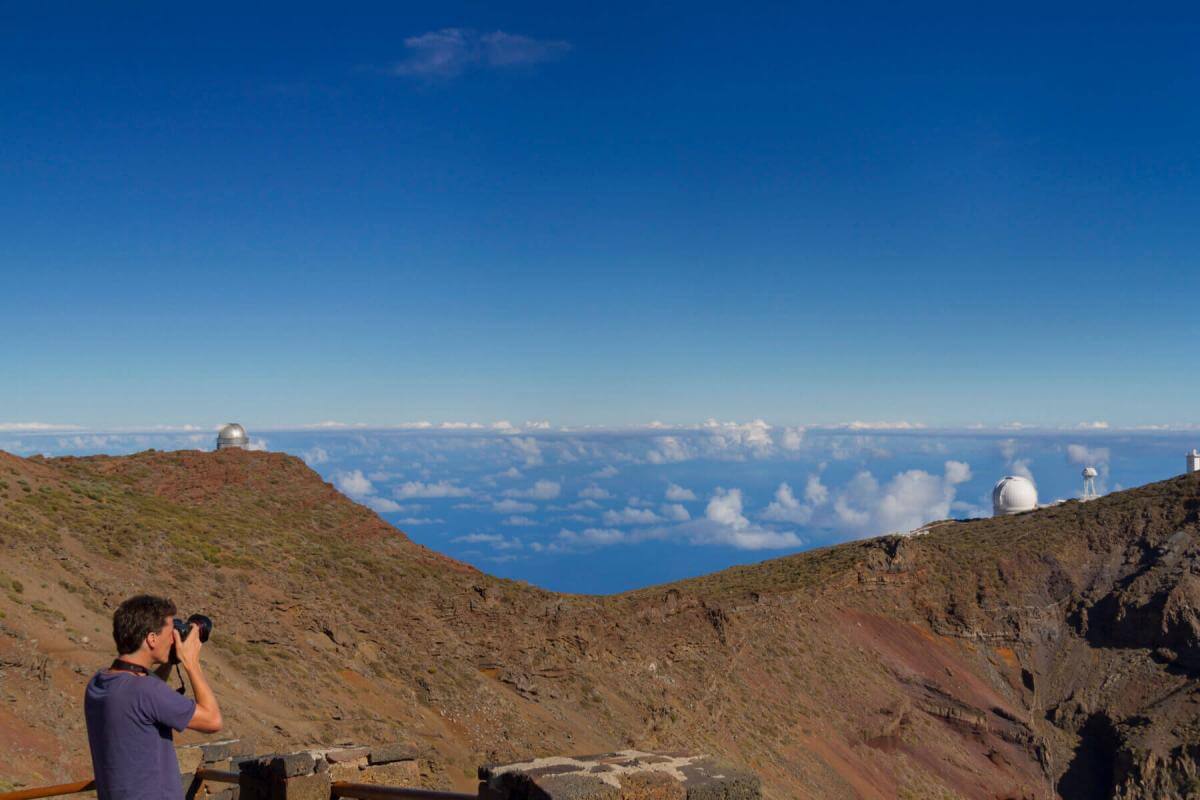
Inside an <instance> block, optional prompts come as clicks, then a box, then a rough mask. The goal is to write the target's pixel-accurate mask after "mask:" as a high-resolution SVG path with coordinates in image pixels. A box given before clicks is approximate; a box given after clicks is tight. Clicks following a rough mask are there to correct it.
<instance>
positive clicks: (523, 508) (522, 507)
mask: <svg viewBox="0 0 1200 800" xmlns="http://www.w3.org/2000/svg"><path fill="white" fill-rule="evenodd" d="M492 510H493V511H495V512H496V513H497V514H527V513H529V512H530V511H537V506H536V505H534V504H533V503H522V502H521V501H520V500H501V501H500V502H498V503H492Z"/></svg>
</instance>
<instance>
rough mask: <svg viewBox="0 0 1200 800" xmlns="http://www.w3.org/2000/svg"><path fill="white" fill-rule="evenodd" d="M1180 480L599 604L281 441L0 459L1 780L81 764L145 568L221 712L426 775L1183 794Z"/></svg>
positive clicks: (284, 738)
mask: <svg viewBox="0 0 1200 800" xmlns="http://www.w3.org/2000/svg"><path fill="white" fill-rule="evenodd" d="M1198 503H1200V476H1196V475H1189V476H1184V477H1180V478H1177V479H1173V480H1170V481H1165V482H1163V483H1159V484H1153V485H1150V486H1146V487H1142V488H1139V489H1135V490H1132V491H1127V492H1121V493H1117V494H1113V495H1110V496H1108V497H1105V498H1102V499H1100V500H1097V501H1093V502H1090V503H1086V504H1080V503H1077V502H1069V503H1065V504H1062V505H1059V506H1056V507H1053V508H1050V509H1045V510H1041V511H1037V512H1033V513H1030V514H1025V515H1020V516H1016V517H1009V518H1004V519H995V520H977V521H973V522H965V523H944V524H941V525H938V526H935V527H934V528H933V529H932V531H931V532H930V533H928V534H925V535H921V536H918V537H915V538H910V539H902V538H897V537H885V538H881V539H874V540H870V541H863V542H855V543H851V544H847V545H842V546H839V547H834V548H828V549H824V550H820V551H814V552H809V553H803V554H799V555H795V556H790V557H787V558H782V559H777V560H773V561H769V562H764V563H762V564H758V565H754V566H748V567H739V568H735V569H730V570H726V571H723V572H720V573H716V574H713V575H708V576H704V577H702V578H697V579H693V580H689V581H684V582H681V583H678V584H673V585H670V586H656V587H651V588H648V589H644V590H640V591H637V592H632V593H628V594H624V595H618V596H614V597H603V598H600V597H584V596H572V595H561V594H555V593H551V592H546V591H542V590H540V589H537V588H534V587H531V586H528V585H524V584H519V583H514V582H511V581H504V580H500V579H497V578H493V577H490V576H488V575H486V574H483V573H480V572H479V571H477V570H475V569H473V568H471V567H469V566H466V565H464V564H461V563H459V562H456V561H454V560H451V559H448V558H446V557H443V556H440V555H438V554H436V553H433V552H431V551H429V550H428V549H426V548H423V547H421V546H419V545H416V544H414V543H412V542H411V541H409V540H408V539H407V538H406V537H405V536H404V535H403V534H401V533H399V532H397V531H396V530H395V529H394V528H392V527H391V526H389V525H387V524H386V523H385V522H383V521H382V520H380V519H379V518H378V517H376V516H375V515H374V514H373V513H372V512H370V511H369V510H367V509H365V508H362V507H360V506H358V505H355V504H354V503H352V502H351V501H350V500H348V499H346V498H345V497H343V496H342V495H341V494H339V493H338V492H337V491H335V490H334V489H333V488H332V487H331V486H329V485H328V484H326V483H324V482H323V481H322V480H321V478H320V477H319V476H317V475H316V474H315V473H313V472H312V471H311V470H309V469H308V468H307V467H306V466H305V465H304V464H303V463H302V462H301V461H299V460H298V459H295V458H292V457H289V456H285V455H281V454H270V453H254V452H244V451H239V450H225V451H221V452H219V453H200V452H176V453H161V452H154V451H149V452H146V453H140V454H137V455H134V456H128V457H121V458H110V457H94V458H80V459H76V458H63V459H40V458H33V459H21V458H17V457H14V456H10V455H7V454H3V453H0V750H3V752H5V753H6V754H8V758H6V760H5V763H4V765H3V766H0V778H2V779H3V780H5V781H7V782H8V783H10V784H12V783H27V784H36V783H45V782H54V781H56V780H59V779H66V778H76V777H82V776H85V775H87V774H88V771H89V765H88V761H87V749H86V741H85V733H84V728H83V722H82V714H81V709H80V706H81V696H82V691H83V686H84V684H85V683H86V680H87V678H88V676H89V675H90V673H91V671H92V670H94V669H96V668H98V667H100V666H102V665H104V664H105V663H107V661H108V660H109V659H111V657H112V645H111V637H110V634H109V626H110V619H111V613H112V609H113V608H114V607H115V605H116V604H117V603H118V602H119V601H120V600H121V599H123V598H124V597H126V596H128V595H130V594H133V593H135V592H140V591H150V592H155V593H162V594H166V595H169V596H171V597H172V598H174V600H175V601H176V603H177V604H178V606H179V608H180V610H181V612H183V613H184V614H187V613H190V612H192V611H202V612H204V613H207V614H209V615H210V616H212V617H213V618H214V619H215V620H216V632H215V634H214V637H213V640H212V642H211V645H210V646H209V647H208V648H207V649H206V651H205V654H206V655H205V658H206V662H207V663H208V664H209V665H210V667H209V670H210V674H211V675H212V678H213V683H214V686H215V688H216V690H217V692H218V695H219V696H220V698H221V701H222V707H223V710H224V711H225V718H226V721H227V726H228V728H229V730H230V732H231V733H234V734H237V735H243V736H249V737H254V738H256V739H257V740H258V741H259V742H260V743H261V744H260V749H265V748H267V747H273V746H281V747H282V746H285V745H300V744H308V743H314V742H332V741H336V740H339V739H355V740H369V741H380V740H384V739H386V740H395V739H408V740H411V741H412V742H413V743H414V744H415V745H417V746H419V747H420V748H422V749H423V750H425V751H426V753H427V754H428V757H429V759H430V760H431V761H432V762H433V763H435V764H436V765H437V768H438V772H437V778H438V780H439V781H440V782H441V783H442V785H445V786H447V787H449V786H457V787H463V788H466V787H469V786H472V785H473V781H472V778H473V776H474V768H475V766H476V765H477V764H478V763H481V762H484V761H495V760H509V759H514V758H517V757H525V756H530V755H544V754H553V753H563V752H596V751H602V750H607V749H611V748H615V747H624V746H628V745H635V746H639V747H646V748H661V747H682V748H687V749H704V750H710V751H713V752H716V753H719V754H723V755H725V756H726V757H728V758H729V759H732V760H734V761H736V762H740V763H742V764H744V765H746V766H748V767H750V768H752V769H755V770H756V771H758V772H759V774H760V775H761V776H762V778H763V780H764V784H765V786H766V791H767V796H768V797H771V798H776V799H777V800H784V799H785V798H840V797H866V798H892V797H911V798H927V797H947V798H950V797H965V798H994V797H1011V798H1019V797H1029V798H1034V797H1037V798H1043V797H1053V796H1055V795H1056V794H1058V795H1060V796H1061V797H1063V798H1066V799H1067V800H1074V799H1075V798H1085V797H1086V798H1092V797H1098V798H1104V797H1121V798H1150V797H1186V796H1189V794H1188V793H1189V792H1190V791H1195V790H1197V789H1200V779H1197V777H1196V776H1197V774H1198V768H1200V767H1198V765H1200V717H1198V715H1197V710H1198V706H1197V689H1198V688H1200V687H1198V684H1197V682H1196V681H1195V679H1194V677H1195V674H1196V670H1197V669H1200V621H1198V618H1197V610H1198V609H1200V526H1198V525H1197V513H1196V509H1197V504H1198ZM2 787H3V783H0V788H2Z"/></svg>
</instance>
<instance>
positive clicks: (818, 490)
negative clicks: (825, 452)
mask: <svg viewBox="0 0 1200 800" xmlns="http://www.w3.org/2000/svg"><path fill="white" fill-rule="evenodd" d="M804 499H805V500H807V501H808V502H809V503H811V504H812V505H814V506H819V505H821V504H822V503H824V502H825V501H826V500H828V499H829V490H828V489H827V488H825V484H823V483H821V476H820V475H809V476H808V482H807V483H806V484H804Z"/></svg>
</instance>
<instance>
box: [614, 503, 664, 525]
mask: <svg viewBox="0 0 1200 800" xmlns="http://www.w3.org/2000/svg"><path fill="white" fill-rule="evenodd" d="M601 519H603V520H604V524H605V525H652V524H654V523H655V522H662V521H663V520H662V517H660V516H659V515H658V514H655V513H654V512H653V511H651V510H650V509H648V508H632V507H630V506H626V507H625V508H623V509H621V510H620V511H605V512H604V514H602V515H601Z"/></svg>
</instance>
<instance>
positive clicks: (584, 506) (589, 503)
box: [567, 498, 600, 511]
mask: <svg viewBox="0 0 1200 800" xmlns="http://www.w3.org/2000/svg"><path fill="white" fill-rule="evenodd" d="M567 508H568V509H570V510H571V511H582V510H588V511H595V510H596V509H597V508H600V504H599V503H597V502H596V501H595V500H592V499H591V498H588V499H587V500H580V501H579V502H578V503H571V504H570V505H569V506H567Z"/></svg>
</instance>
